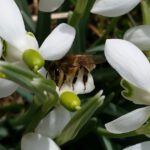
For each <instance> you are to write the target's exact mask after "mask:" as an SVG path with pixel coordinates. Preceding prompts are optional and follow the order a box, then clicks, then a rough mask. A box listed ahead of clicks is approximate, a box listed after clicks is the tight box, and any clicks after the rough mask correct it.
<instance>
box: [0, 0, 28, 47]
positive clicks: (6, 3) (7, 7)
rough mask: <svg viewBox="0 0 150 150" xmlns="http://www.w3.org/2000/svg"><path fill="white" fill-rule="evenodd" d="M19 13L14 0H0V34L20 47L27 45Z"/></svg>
mask: <svg viewBox="0 0 150 150" xmlns="http://www.w3.org/2000/svg"><path fill="white" fill-rule="evenodd" d="M25 35H26V31H25V27H24V22H23V19H22V16H21V13H20V11H19V9H18V7H17V5H16V3H15V2H14V0H0V36H1V37H2V38H3V39H5V40H6V41H7V42H9V43H10V44H11V45H14V46H15V47H17V48H19V49H22V47H24V46H25V45H27V41H26V37H25Z"/></svg>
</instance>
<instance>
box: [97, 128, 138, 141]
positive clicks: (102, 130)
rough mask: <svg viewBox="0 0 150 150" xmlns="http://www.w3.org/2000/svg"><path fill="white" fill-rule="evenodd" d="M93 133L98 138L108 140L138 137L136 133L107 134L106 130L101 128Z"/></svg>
mask: <svg viewBox="0 0 150 150" xmlns="http://www.w3.org/2000/svg"><path fill="white" fill-rule="evenodd" d="M95 133H96V134H97V135H98V136H106V137H109V138H127V137H132V136H137V135H140V134H139V133H137V132H136V131H131V132H128V133H122V134H114V133H111V132H108V131H107V130H106V129H104V128H101V127H97V128H95Z"/></svg>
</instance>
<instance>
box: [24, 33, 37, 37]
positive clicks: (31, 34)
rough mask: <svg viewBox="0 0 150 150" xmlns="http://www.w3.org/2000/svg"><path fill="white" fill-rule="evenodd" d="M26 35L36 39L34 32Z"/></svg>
mask: <svg viewBox="0 0 150 150" xmlns="http://www.w3.org/2000/svg"><path fill="white" fill-rule="evenodd" d="M26 34H27V35H29V36H31V37H34V38H35V36H34V34H33V33H32V32H27V33H26Z"/></svg>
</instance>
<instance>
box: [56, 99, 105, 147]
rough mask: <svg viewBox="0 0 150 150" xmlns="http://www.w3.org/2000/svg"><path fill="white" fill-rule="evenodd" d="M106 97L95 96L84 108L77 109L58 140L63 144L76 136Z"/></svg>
mask: <svg viewBox="0 0 150 150" xmlns="http://www.w3.org/2000/svg"><path fill="white" fill-rule="evenodd" d="M103 99H104V97H103V96H102V97H99V96H94V97H92V98H91V99H90V100H88V102H87V103H86V104H84V105H83V107H82V109H81V110H79V111H77V112H76V113H75V114H74V116H73V118H72V119H71V121H70V122H69V123H68V124H67V126H66V127H65V128H64V130H63V131H62V133H61V135H60V136H59V137H57V138H56V142H57V143H58V144H59V145H62V144H64V143H66V142H68V141H70V140H72V139H74V138H75V137H76V135H77V134H78V132H79V131H80V129H81V128H82V127H83V126H84V125H85V124H86V123H87V121H88V120H89V119H90V118H91V116H92V115H93V114H94V113H95V111H96V110H97V109H98V108H99V107H100V106H101V105H102V104H103Z"/></svg>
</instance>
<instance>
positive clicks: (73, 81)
mask: <svg viewBox="0 0 150 150" xmlns="http://www.w3.org/2000/svg"><path fill="white" fill-rule="evenodd" d="M79 70H80V68H78V69H77V70H76V72H75V75H74V77H73V80H72V88H73V90H74V84H75V83H76V81H77V78H78V74H79Z"/></svg>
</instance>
